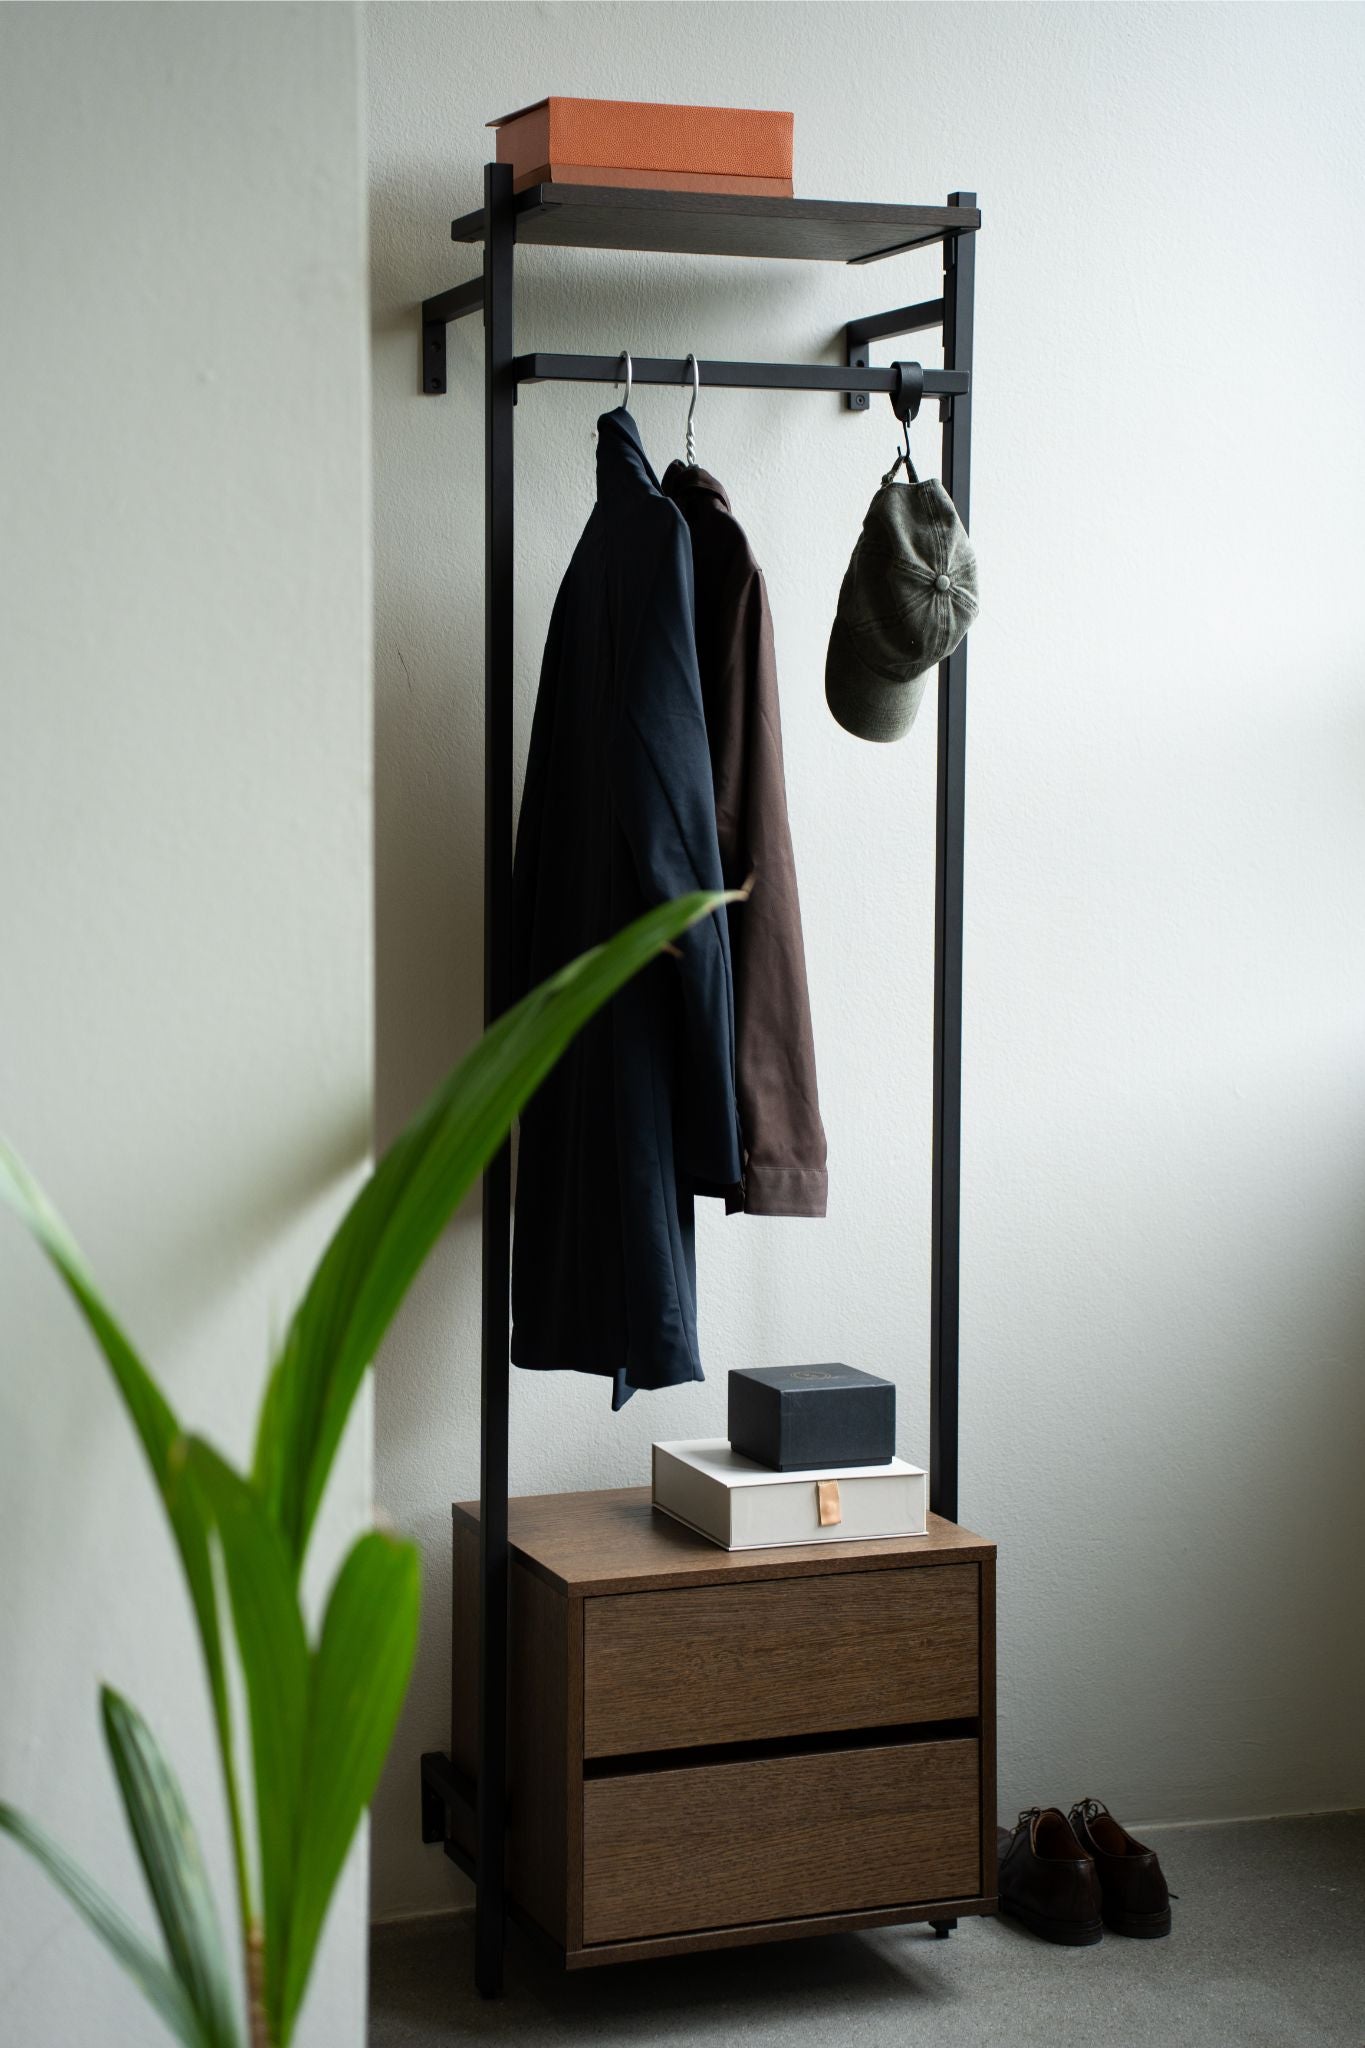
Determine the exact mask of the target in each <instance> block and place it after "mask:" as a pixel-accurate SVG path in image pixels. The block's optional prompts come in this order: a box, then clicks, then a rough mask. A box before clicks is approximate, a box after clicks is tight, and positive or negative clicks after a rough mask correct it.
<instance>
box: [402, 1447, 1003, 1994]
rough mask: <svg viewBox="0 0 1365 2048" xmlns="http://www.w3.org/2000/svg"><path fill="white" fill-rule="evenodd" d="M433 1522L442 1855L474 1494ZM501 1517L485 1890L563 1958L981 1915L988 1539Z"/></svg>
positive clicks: (455, 1843)
mask: <svg viewBox="0 0 1365 2048" xmlns="http://www.w3.org/2000/svg"><path fill="white" fill-rule="evenodd" d="M453 1512H454V1546H455V1553H454V1660H453V1661H454V1669H453V1711H452V1728H451V1759H452V1763H453V1765H454V1769H453V1771H452V1772H451V1774H450V1776H451V1796H449V1797H447V1799H446V1800H445V1802H444V1808H445V1810H444V1814H443V1816H442V1819H441V1822H440V1832H441V1833H443V1834H444V1835H445V1836H446V1838H447V1845H448V1848H449V1850H450V1853H451V1854H452V1855H453V1856H454V1857H455V1859H456V1860H457V1861H458V1862H461V1863H467V1859H468V1857H469V1855H470V1853H471V1851H472V1849H473V1814H472V1809H471V1805H470V1795H471V1793H472V1788H473V1778H474V1772H475V1769H476V1758H477V1739H476V1690H477V1672H478V1655H477V1628H478V1590H479V1577H478V1513H479V1510H478V1503H477V1502H465V1503H463V1504H461V1505H458V1506H457V1507H456V1508H455V1509H454V1511H453ZM509 1515H510V1535H511V1543H512V1565H511V1612H510V1628H511V1649H510V1709H509V1730H508V1744H509V1757H508V1844H507V1883H508V1893H509V1900H510V1903H511V1907H512V1910H513V1911H514V1912H515V1913H516V1915H517V1917H518V1918H519V1919H521V1920H522V1921H523V1922H525V1923H529V1925H530V1926H531V1927H532V1929H533V1930H535V1931H538V1932H539V1933H540V1934H542V1935H543V1936H546V1937H548V1939H549V1940H550V1942H551V1943H552V1944H553V1945H554V1947H555V1948H556V1950H557V1951H558V1952H559V1953H560V1954H561V1955H562V1957H563V1960H564V1962H565V1964H566V1965H567V1966H568V1967H569V1968H570V1969H581V1968H584V1967H586V1966H588V1965H591V1964H595V1963H609V1962H622V1961H626V1960H629V1959H631V1958H636V1957H646V1956H659V1955H668V1954H672V1953H676V1952H678V1951H681V1950H687V1949H701V1948H720V1947H727V1946H732V1945H737V1944H741V1943H747V1942H757V1941H774V1940H782V1939H785V1938H788V1937H790V1936H793V1935H802V1934H822V1933H833V1932H836V1931H839V1930H845V1929H849V1928H858V1927H879V1926H885V1925H888V1924H891V1923H894V1922H897V1921H908V1920H929V1921H932V1922H934V1924H935V1925H936V1926H937V1927H939V1928H940V1930H941V1931H945V1932H946V1930H947V1928H948V1927H950V1926H951V1925H952V1924H953V1922H954V1921H955V1920H956V1918H957V1917H958V1915H960V1914H966V1913H989V1912H993V1911H994V1909H995V1903H996V1902H995V1882H996V1878H995V1546H994V1545H993V1544H991V1543H988V1542H986V1541H985V1540H983V1538H981V1537H979V1536H973V1535H972V1534H971V1533H970V1531H968V1530H966V1529H961V1528H958V1527H956V1526H955V1525H954V1524H952V1523H950V1522H943V1521H940V1520H939V1519H938V1518H937V1517H936V1516H931V1517H930V1527H929V1534H928V1536H927V1537H918V1538H908V1539H900V1538H898V1539H895V1540H893V1541H887V1542H878V1543H845V1544H837V1545H830V1546H828V1547H825V1546H821V1547H815V1546H810V1547H807V1546H800V1547H797V1548H793V1549H782V1550H762V1551H759V1550H747V1551H725V1550H720V1549H717V1548H716V1547H715V1546H714V1545H713V1544H710V1543H708V1542H707V1541H706V1540H705V1539H704V1538H703V1537H700V1536H695V1535H693V1534H692V1532H691V1531H690V1530H688V1529H684V1528H683V1527H681V1526H680V1525H679V1524H678V1523H676V1522H672V1521H670V1520H668V1518H667V1517H666V1516H664V1515H660V1514H656V1513H655V1512H654V1510H653V1508H652V1507H651V1505H650V1499H649V1492H648V1489H647V1488H644V1487H640V1488H632V1489H629V1490H625V1491H617V1492H608V1493H564V1494H547V1495H543V1496H540V1497H539V1498H533V1499H521V1500H513V1501H511V1502H510V1503H509ZM460 1788H463V1796H458V1793H459V1789H460ZM429 1832H435V1830H429Z"/></svg>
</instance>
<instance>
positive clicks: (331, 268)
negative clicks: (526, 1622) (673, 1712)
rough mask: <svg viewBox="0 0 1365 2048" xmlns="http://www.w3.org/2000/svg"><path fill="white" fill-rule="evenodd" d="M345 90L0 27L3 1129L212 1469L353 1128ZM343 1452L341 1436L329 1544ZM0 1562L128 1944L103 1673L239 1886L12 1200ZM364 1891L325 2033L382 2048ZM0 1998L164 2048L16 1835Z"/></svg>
mask: <svg viewBox="0 0 1365 2048" xmlns="http://www.w3.org/2000/svg"><path fill="white" fill-rule="evenodd" d="M359 64H360V51H359V32H358V26H357V19H356V16H355V15H354V14H353V12H352V11H351V10H350V9H349V8H333V7H328V6H303V7H299V8H292V7H277V6H270V7H235V6H230V7H221V8H220V7H217V6H196V7H185V8H177V7H158V6H151V7H143V6H121V7H103V6H96V7H90V8H87V7H83V6H66V7H50V6H35V7H14V6H9V7H3V8H0V194H2V195H3V197H2V200H0V297H3V301H4V317H3V320H0V392H3V399H2V400H0V1127H3V1128H4V1129H6V1131H7V1132H8V1133H9V1135H10V1136H11V1137H12V1138H13V1140H14V1141H15V1143H16V1144H17V1145H18V1146H19V1147H20V1148H21V1150H22V1151H23V1152H24V1153H25V1154H26V1156H27V1157H28V1159H29V1160H30V1162H31V1163H32V1165H33V1167H34V1169H35V1171H36V1172H37V1173H38V1174H39V1176H40V1177H41V1179H42V1180H43V1181H44V1183H45V1184H46V1185H47V1187H48V1188H49V1189H50V1191H51V1193H52V1194H53V1196H54V1198H55V1199H56V1200H57V1202H58V1203H59V1205H60V1206H61V1207H62V1208H63V1209H64V1210H65V1212H66V1214H67V1216H68V1217H69V1220H70V1222H71V1225H72V1227H73V1229H74V1230H75V1231H76V1233H77V1236H78V1237H79V1239H80V1240H81V1242H82V1243H83V1245H84V1247H85V1249H86V1252H87V1255H88V1257H89V1259H90V1262H91V1264H92V1266H93V1268H94V1271H95V1273H96V1275H97V1276H98V1278H99V1279H100V1281H101V1283H102V1284H103V1286H104V1288H105V1290H106V1292H107V1294H108V1296H109V1298H110V1300H111V1301H112V1302H113V1303H114V1305H115V1306H116V1307H117V1309H118V1310H119V1311H120V1313H121V1314H122V1316H123V1318H124V1320H125V1321H126V1323H127V1326H128V1328H129V1330H130V1332H131V1333H132V1335H133V1337H134V1339H135V1341H137V1342H139V1343H140V1345H141V1346H142V1348H143V1350H144V1353H145V1355H146V1356H147V1357H148V1359H149V1360H150V1361H151V1362H152V1364H153V1366H154V1369H155V1370H157V1372H158V1373H159V1374H160V1375H161V1376H162V1377H163V1379H164V1382H165V1384H166V1385H167V1387H168V1390H169V1392H170V1394H171V1397H172V1399H173V1400H174V1402H175V1403H176V1405H177V1406H178V1408H179V1410H180V1412H181V1414H182V1415H183V1416H184V1417H185V1418H186V1419H187V1420H188V1421H191V1422H192V1423H194V1424H196V1425H198V1426H200V1427H204V1428H207V1429H208V1431H209V1432H210V1433H211V1434H212V1435H214V1436H215V1437H216V1438H217V1439H218V1440H219V1441H220V1442H221V1443H223V1444H224V1445H225V1446H226V1447H227V1448H229V1449H230V1450H231V1451H233V1452H234V1453H236V1454H239V1455H240V1454H244V1453H245V1452H246V1450H247V1446H248V1443H249V1424H250V1422H251V1420H252V1418H253V1417H254V1413H255V1408H256V1400H257V1394H258V1390H259V1387H260V1383H261V1380H262V1377H263V1371H264V1366H265V1361H266V1356H267V1352H268V1348H269V1345H270V1342H271V1339H272V1337H274V1336H277V1335H278V1334H279V1332H280V1330H281V1328H282V1325H283V1322H284V1319H285V1317H286V1315H287V1313H288V1311H289V1309H290V1307H291V1306H292V1303H293V1301H294V1299H295V1298H296V1295H297V1292H298V1290H299V1288H300V1286H301V1284H302V1282H303V1280H304V1278H305V1277H306V1275H307V1273H308V1271H309V1269H310V1267H311V1264H312V1261H313V1259H314V1257H315V1256H316V1254H317V1251H318V1250H319V1248H320V1246H321V1244H322V1242H323V1241H324V1238H325V1235H326V1232H327V1229H328V1226H329V1224H330V1222H331V1221H332V1219H333V1218H334V1217H335V1216H336V1214H337V1213H338V1209H339V1207H340V1205H341V1203H342V1201H343V1198H344V1196H345V1194H346V1191H347V1190H348V1188H349V1187H350V1186H351V1185H352V1184H353V1181H354V1178H355V1176H356V1173H357V1171H358V1169H359V1167H360V1165H361V1163H362V1162H363V1160H364V1157H365V1154H366V1151H367V1148H368V1145H369V1138H370V1115H371V1096H372V1089H371V1053H372V1044H371V1040H372V1032H371V965H372V959H371V908H372V901H371V898H372V892H371V830H370V723H371V721H370V604H369V548H368V526H369V521H368V503H367V500H368V408H369V388H368V367H367V351H366V335H365V313H364V307H365V215H364V188H363V159H362V148H361V142H360V135H361V127H360V114H361V105H360V89H359ZM369 1464H370V1457H369V1417H368V1415H364V1416H363V1417H362V1418H361V1426H360V1427H359V1428H358V1429H357V1431H356V1433H355V1436H354V1438H353V1440H352V1443H351V1445H350V1447H349V1449H348V1450H347V1452H346V1453H345V1454H344V1456H343V1460H342V1463H341V1465H340V1467H339V1468H338V1475H337V1479H336V1482H335V1500H334V1503H333V1506H334V1514H333V1533H334V1534H335V1533H336V1532H337V1531H338V1530H339V1528H340V1526H341V1525H342V1524H345V1525H348V1526H352V1527H353V1526H354V1525H355V1523H356V1522H357V1520H358V1519H359V1518H360V1516H361V1515H362V1514H363V1513H364V1511H365V1509H366V1507H367V1504H368V1499H369ZM323 1547H324V1549H325V1548H326V1547H327V1545H326V1543H324V1546H323ZM0 1559H2V1560H3V1562H2V1563H0V1674H3V1675H2V1676H0V1796H3V1797H7V1798H13V1799H15V1800H17V1801H18V1802H20V1803H21V1804H22V1805H23V1806H25V1807H26V1808H28V1809H29V1810H31V1811H32V1812H33V1813H35V1814H36V1815H38V1816H40V1817H41V1818H42V1819H43V1820H44V1821H46V1822H47V1823H48V1824H49V1825H50V1826H51V1827H52V1829H53V1830H54V1831H55V1832H56V1833H57V1834H58V1835H59V1836H60V1837H61V1838H63V1839H64V1840H65V1841H67V1842H68V1843H70V1844H71V1846H72V1847H73V1848H74V1849H75V1850H76V1851H77V1853H78V1854H79V1855H81V1856H82V1857H83V1858H84V1859H85V1860H86V1861H87V1862H88V1864H89V1866H90V1868H91V1869H92V1871H94V1872H95V1873H96V1874H97V1875H98V1876H99V1877H100V1878H102V1879H103V1881H104V1882H105V1883H106V1884H107V1885H109V1886H110V1887H111V1888H112V1889H113V1890H114V1891H115V1892H116V1894H117V1895H118V1896H119V1897H120V1898H121V1899H122V1900H124V1901H125V1902H126V1903H127V1905H128V1907H129V1909H130V1910H131V1911H132V1912H134V1914H135V1915H136V1917H137V1919H138V1920H139V1921H140V1922H141V1923H142V1924H144V1925H146V1926H148V1927H150V1926H151V1924H152V1923H151V1917H150V1911H149V1908H148V1907H147V1904H146V1901H145V1897H144V1893H143V1887H142V1882H141V1877H140V1874H139V1873H138V1871H137V1869H136V1867H135V1864H134V1860H133V1857H132V1854H131V1851H130V1849H129V1848H128V1846H127V1842H126V1837H125V1831H124V1826H123V1821H122V1816H121V1811H120V1808H119V1802H118V1797H117V1793H116V1791H115V1790H114V1788H113V1783H112V1778H111V1774H110V1770H109V1766H108V1764H107V1761H106V1759H105V1756H104V1753H103V1747H102V1743H101V1738H100V1733H99V1715H98V1705H97V1697H96V1693H97V1686H98V1684H99V1681H100V1680H101V1679H107V1680H109V1681H110V1682H111V1683H112V1684H114V1685H116V1686H118V1687H119V1688H120V1689H122V1690H125V1691H126V1692H127V1693H128V1694H129V1695H130V1696H131V1697H132V1698H133V1699H134V1700H136V1701H137V1702H138V1703H139V1705H140V1706H141V1707H142V1708H143V1710H144V1711H145V1713H146V1714H147V1716H148V1718H149V1720H150V1721H151V1723H152V1725H153V1727H154V1728H155V1729H156V1730H157V1732H158V1734H159V1735H160V1736H161V1737H162V1739H163V1741H164V1743H165V1745H166V1747H167V1749H168V1751H169V1753H170V1756H171V1758H172V1760H173V1761H174V1763H175V1765H176V1767H177V1769H178V1770H179V1772H180V1773H181V1775H182V1777H183V1780H184V1782H185V1784H186V1787H187V1790H188V1793H189V1796H190V1801H191V1804H192V1807H193V1809H194V1811H195V1813H196V1815H197V1816H203V1817H206V1818H207V1819H209V1820H211V1821H212V1823H213V1824H212V1826H211V1827H210V1828H208V1829H207V1830H206V1833H207V1835H208V1838H209V1844H210V1848H211V1850H212V1853H213V1859H214V1867H215V1871H216V1874H217V1875H218V1877H219V1880H220V1895H221V1896H222V1897H224V1898H225V1899H226V1898H228V1897H230V1887H229V1886H228V1885H227V1884H226V1883H225V1882H223V1880H225V1878H226V1862H225V1856H224V1833H223V1830H222V1828H221V1826H220V1824H219V1819H218V1816H219V1809H220V1805H221V1795H220V1790H219V1779H218V1773H217V1765H216V1763H215V1761H214V1760H213V1755H212V1747H211V1737H210V1732H209V1723H208V1716H207V1712H206V1708H205V1702H204V1685H203V1679H202V1676H201V1670H200V1664H199V1657H198V1651H197V1648H196V1647H195V1645H194V1638H193V1634H192V1624H191V1619H190V1614H189V1609H188V1605H187V1602H186V1599H185V1596H184V1593H183V1591H182V1587H181V1581H180V1576H179V1569H178V1566H177V1564H176V1562H175V1560H174V1557H173V1553H172V1550H171V1545H170V1541H169V1538H168V1535H167V1532H166V1530H165V1527H164V1524H163V1521H162V1516H161V1511H160V1507H159V1504H158V1503H157V1502H156V1500H155V1497H154V1495H153V1493H152V1489H151V1486H150V1484H149V1481H148V1479H147V1477H146V1474H145V1471H144V1467H143V1463H142V1457H141V1452H140V1450H139V1449H138V1447H137V1445H136V1443H135V1441H134V1439H133V1437H132V1435H131V1432H130V1429H129V1426H128V1424H127V1422H126V1421H125V1419H124V1415H123V1412H122V1409H121V1408H120V1407H119V1405H118V1402H117V1399H116V1396H115V1394H114V1392H113V1390H112V1388H111V1387H110V1385H109V1384H108V1383H107V1380H106V1377H105V1369H104V1366H103V1363H102V1361H101V1360H100V1358H99V1355H98V1353H97V1352H96V1351H95V1349H94V1347H93V1345H92V1343H91V1340H90V1338H89V1337H88V1336H87V1334H86V1332H85V1330H84V1328H83V1327H82V1326H81V1325H80V1323H79V1322H78V1320H77V1317H76V1315H75V1312H74V1310H73V1308H72V1306H71V1304H70V1303H69V1302H68V1300H67V1299H66V1297H65V1295H64V1294H63V1292H62V1290H61V1288H60V1286H59V1284H58V1282H57V1281H56V1279H55V1278H54V1276H53V1275H52V1274H51V1273H50V1272H49V1270H48V1269H47V1267H46V1265H45V1263H44V1262H43V1260H42V1259H41V1257H40V1255H39V1254H38V1253H37V1251H36V1250H35V1249H34V1248H33V1247H32V1246H31V1245H30V1243H29V1242H28V1240H27V1238H26V1237H25V1236H24V1235H23V1233H22V1232H21V1230H20V1228H19V1226H18V1224H17V1223H16V1222H15V1221H14V1219H13V1218H12V1217H10V1216H8V1214H7V1212H0ZM363 1863H364V1858H363V1854H358V1855H357V1856H356V1858H355V1859H354V1861H353V1864H352V1867H351V1870H350V1873H349V1876H348V1878H347V1880H346V1883H345V1887H344V1891H343V1896H342V1900H341V1903H340V1905H339V1907H338V1909H337V1912H336V1915H335V1918H334V1920H333V1924H332V1929H331V1933H330V1936H329V1939H328V1943H327V1949H326V1953H325V1956H324V1958H323V1962H322V1966H321V1971H320V1976H319V1987H320V1988H319V1989H318V1991H317V1994H316V1996H315V1998H314V2000H313V2002H312V2006H311V2008H310V2010H309V2013H308V2016H307V2019H306V2021H305V2024H304V2027H303V2029H302V2030H301V2033H300V2040H301V2042H307V2043H312V2044H315V2048H320V2044H323V2043H326V2044H328V2048H332V2044H342V2048H346V2044H359V2043H360V2041H361V2040H362V2039H363V2036H364V2026H363V2005H364V1942H363V1927H364V1915H365V1890H364V1868H363ZM0 2012H3V2015H4V2018H3V2020H2V2021H0V2034H3V2036H4V2038H5V2039H6V2040H7V2041H14V2042H16V2043H17V2042H24V2043H28V2044H32V2048H70V2044H71V2043H73V2042H89V2043H98V2044H99V2048H148V2044H150V2043H151V2042H153V2040H160V2039H162V2038H163V2036H162V2034H161V2031H160V2029H159V2028H158V2026H157V2023H156V2022H155V2021H154V2020H153V2019H151V2018H150V2017H149V2015H148V2012H147V2009H146V2007H145V2006H144V2005H143V2004H142V2003H141V2001H140V2000H139V1998H138V1997H137V1994H136V1993H135V1992H134V1991H133V1990H132V1988H131V1987H130V1986H129V1985H128V1984H127V1982H126V1980H125V1979H124V1978H123V1976H122V1975H121V1973H120V1972H119V1971H118V1969H117V1966H116V1965H115V1964H114V1963H113V1962H112V1961H110V1960H109V1959H108V1958H107V1957H106V1955H105V1953H104V1951H103V1950H102V1949H100V1948H99V1947H98V1946H97V1945H96V1943H95V1941H94V1939H93V1937H92V1936H91V1935H90V1934H89V1933H88V1932H87V1931H86V1929H85V1928H84V1927H83V1926H82V1925H80V1924H79V1923H78V1922H77V1921H76V1919H75V1917H74V1915H73V1914H72V1912H71V1910H70V1909H69V1907H68V1906H67V1905H66V1904H65V1903H64V1902H63V1901H62V1900H61V1899H60V1898H58V1896H57V1895H56V1894H55V1893H54V1892H53V1891H52V1890H51V1888H50V1887H49V1886H48V1885H47V1883H46V1881H45V1880H44V1879H43V1878H42V1877H41V1876H40V1875H39V1874H38V1873H37V1872H36V1871H35V1870H34V1868H33V1867H32V1865H30V1864H29V1863H28V1862H27V1861H26V1860H25V1859H23V1858H22V1857H21V1855H20V1853H19V1851H18V1850H17V1849H15V1848H14V1847H13V1845H11V1844H8V1843H4V1842H0ZM165 2038H168V2037H165Z"/></svg>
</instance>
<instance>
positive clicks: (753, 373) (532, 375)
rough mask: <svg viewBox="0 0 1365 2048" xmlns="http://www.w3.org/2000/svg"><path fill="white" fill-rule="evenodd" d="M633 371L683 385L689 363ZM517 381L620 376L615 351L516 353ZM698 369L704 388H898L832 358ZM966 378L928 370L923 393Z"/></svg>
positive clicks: (960, 386) (648, 359)
mask: <svg viewBox="0 0 1365 2048" xmlns="http://www.w3.org/2000/svg"><path fill="white" fill-rule="evenodd" d="M630 367H631V375H632V377H633V378H634V380H635V382H636V383H637V384H685V383H687V381H688V380H689V378H690V377H691V374H692V371H691V365H690V364H689V363H688V360H687V358H686V357H685V356H678V357H675V356H632V357H631V359H630ZM512 369H513V373H514V375H515V376H516V380H517V383H518V384H566V383H567V384H615V383H619V382H620V381H621V377H622V374H623V373H622V369H621V358H620V357H619V356H550V355H534V356H518V357H517V358H516V361H515V362H514V363H513V365H512ZM697 374H698V377H699V378H700V380H701V383H702V386H703V388H704V389H706V390H709V391H714V390H717V389H719V390H726V389H728V390H731V391H830V392H836V393H837V392H841V391H852V392H867V391H884V392H886V393H888V395H889V394H890V393H891V392H893V391H894V390H895V388H896V378H895V372H894V371H892V370H850V369H841V368H839V367H838V366H837V365H835V364H833V363H713V362H708V361H707V360H706V359H705V358H703V359H702V360H701V361H700V362H699V363H698V364H697ZM966 391H967V377H966V373H965V371H962V370H926V371H925V373H924V395H925V397H926V398H961V397H964V396H965V395H966Z"/></svg>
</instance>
